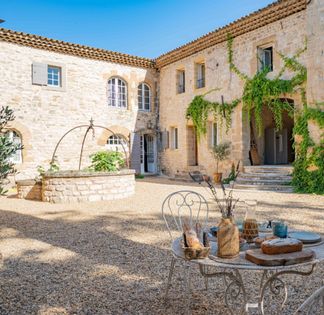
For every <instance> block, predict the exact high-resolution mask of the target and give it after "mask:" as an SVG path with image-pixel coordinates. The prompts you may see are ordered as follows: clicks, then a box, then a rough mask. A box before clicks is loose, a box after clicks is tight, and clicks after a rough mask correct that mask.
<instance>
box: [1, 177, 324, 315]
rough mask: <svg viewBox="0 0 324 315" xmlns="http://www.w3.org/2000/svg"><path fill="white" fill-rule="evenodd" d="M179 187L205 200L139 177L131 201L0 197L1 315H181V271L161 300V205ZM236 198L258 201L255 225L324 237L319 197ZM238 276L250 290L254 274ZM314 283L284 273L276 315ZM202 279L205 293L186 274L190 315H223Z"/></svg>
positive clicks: (317, 277)
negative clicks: (284, 294) (285, 295)
mask: <svg viewBox="0 0 324 315" xmlns="http://www.w3.org/2000/svg"><path fill="white" fill-rule="evenodd" d="M180 189H191V190H195V191H198V192H201V193H202V194H203V195H205V196H206V197H209V195H208V193H207V192H206V191H205V190H204V189H203V188H201V187H197V186H196V185H194V184H185V183H176V182H172V181H168V180H165V179H157V178H150V179H143V180H138V181H137V184H136V195H135V196H133V197H132V198H129V199H126V200H119V201H111V202H107V201H105V202H96V203H84V204H68V205H53V204H47V203H42V202H33V201H25V200H18V199H16V198H14V196H8V197H0V212H1V220H0V227H1V229H0V253H1V254H2V256H3V259H2V265H1V272H0V290H1V294H0V314H10V315H11V314H19V315H22V314H89V315H90V314H125V315H126V314H145V315H146V314H148V315H149V314H184V310H185V301H186V298H187V297H186V295H185V294H184V288H183V286H182V273H181V271H182V269H181V265H177V266H176V270H175V274H174V278H173V286H172V289H171V290H170V298H169V300H168V302H167V304H163V301H162V298H161V294H162V292H163V289H164V283H165V280H166V277H167V273H168V268H169V264H170V261H171V259H170V258H171V256H170V250H169V238H168V234H167V231H166V229H165V225H164V221H163V220H162V218H161V213H160V208H161V203H162V201H163V199H164V198H165V197H166V196H167V195H168V194H169V193H171V192H174V191H176V190H180ZM236 195H237V196H238V197H240V198H242V199H256V200H258V202H259V208H258V210H259V212H260V213H261V214H262V218H263V219H267V218H274V217H275V218H282V219H285V220H286V221H287V222H288V223H289V225H290V226H291V227H293V228H296V229H309V230H313V231H316V232H321V233H323V232H324V197H321V196H312V195H297V194H280V193H269V192H264V193H260V192H258V193H247V192H246V193H243V192H238V193H236ZM260 213H259V214H260ZM246 276H247V277H249V283H250V284H255V286H257V285H258V282H257V278H256V276H253V275H252V274H248V275H246ZM305 279H307V280H306V281H305ZM323 279H324V266H323V265H322V266H319V267H318V268H317V270H316V272H315V273H314V274H313V275H312V276H310V277H309V278H301V277H295V278H294V276H290V277H289V282H290V284H291V287H290V291H289V295H290V296H289V303H288V308H287V310H286V311H285V312H284V314H291V313H292V311H293V310H295V309H296V308H297V306H298V305H299V304H301V302H302V301H303V300H304V299H305V298H306V297H307V296H309V295H310V294H311V292H313V291H314V290H315V289H316V288H318V287H320V286H321V283H322V280H323ZM211 282H212V283H211V286H212V288H211V290H209V291H208V293H206V291H203V281H202V280H201V279H200V278H199V277H198V276H197V275H194V276H193V283H194V286H196V287H197V289H196V291H195V292H194V293H193V297H192V302H191V309H192V313H193V314H206V313H210V314H229V312H228V310H226V308H225V305H224V299H223V294H222V283H221V281H214V282H213V281H211ZM252 287H253V286H251V288H250V289H249V290H253V289H252ZM207 311H208V312H207Z"/></svg>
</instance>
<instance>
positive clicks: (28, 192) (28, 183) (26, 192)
mask: <svg viewBox="0 0 324 315" xmlns="http://www.w3.org/2000/svg"><path fill="white" fill-rule="evenodd" d="M16 184H17V196H18V198H19V199H28V200H42V182H41V181H36V180H34V179H24V180H18V181H17V182H16Z"/></svg>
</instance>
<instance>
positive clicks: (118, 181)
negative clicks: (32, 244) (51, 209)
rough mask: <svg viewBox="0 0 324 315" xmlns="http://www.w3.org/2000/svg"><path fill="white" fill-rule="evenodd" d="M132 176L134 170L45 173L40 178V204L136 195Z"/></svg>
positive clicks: (110, 198)
mask: <svg viewBox="0 0 324 315" xmlns="http://www.w3.org/2000/svg"><path fill="white" fill-rule="evenodd" d="M134 173H135V172H134V171H133V170H123V171H119V172H109V173H100V172H95V173H90V172H82V171H81V172H77V171H75V172H71V171H67V172H56V173H50V172H48V173H45V175H44V176H43V181H42V201H47V202H51V203H69V202H84V201H100V200H113V199H122V198H127V197H129V196H132V195H133V194H134V193H135V177H134Z"/></svg>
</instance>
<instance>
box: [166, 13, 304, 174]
mask: <svg viewBox="0 0 324 315" xmlns="http://www.w3.org/2000/svg"><path fill="white" fill-rule="evenodd" d="M305 37H306V12H305V11H302V12H299V13H296V14H293V15H291V16H289V17H287V18H284V19H282V20H280V21H277V22H274V23H271V24H268V25H266V26H264V27H261V28H259V29H257V30H254V31H251V32H249V33H246V34H243V35H241V36H238V37H236V38H235V39H234V43H233V51H234V62H235V64H236V65H237V66H238V68H239V69H240V70H241V71H242V72H244V73H246V74H248V75H249V76H251V77H252V76H253V75H254V74H255V72H256V70H257V63H258V59H257V47H258V46H263V45H268V44H269V45H270V46H272V47H273V49H274V71H273V73H272V74H271V75H272V76H275V75H276V74H277V73H278V71H279V70H280V69H281V66H282V65H283V63H282V61H281V59H280V57H279V55H278V54H277V51H280V52H282V53H284V54H285V55H288V56H292V55H293V54H294V53H296V51H298V50H299V49H301V48H303V47H304V44H305ZM227 58H228V53H227V43H226V42H224V43H221V44H217V45H215V46H213V47H211V48H207V49H205V50H203V51H200V52H198V53H196V54H193V55H191V56H189V57H186V58H184V59H182V60H179V61H177V62H174V63H172V64H170V65H167V66H165V67H163V68H162V69H161V71H160V91H161V92H160V128H161V130H169V131H170V127H178V130H179V132H178V133H179V149H178V150H172V149H171V148H169V149H166V150H165V151H164V152H163V153H162V154H161V164H162V165H161V168H162V169H163V170H164V172H165V173H166V174H168V175H171V176H172V175H175V174H176V173H179V172H186V171H188V170H191V169H192V167H189V166H188V156H187V152H188V150H187V146H188V143H187V128H186V127H187V126H188V125H190V124H191V122H190V121H187V120H186V118H185V112H186V109H187V107H188V105H189V103H190V102H191V101H192V99H193V98H194V96H195V95H201V94H204V93H206V92H207V91H210V90H212V89H215V88H217V89H219V90H217V91H214V92H212V93H210V94H208V95H207V96H206V98H207V99H209V100H210V101H218V102H220V101H221V96H222V95H223V96H224V100H225V102H226V101H227V102H230V101H232V100H234V99H236V98H240V97H241V96H242V91H243V84H244V82H243V81H241V80H240V79H239V78H238V77H237V75H235V74H234V73H232V72H231V71H230V70H229V65H228V62H227ZM306 59H307V54H306V53H305V54H303V55H302V56H301V57H300V60H301V62H302V63H304V64H306ZM202 61H203V62H205V65H206V87H205V88H201V89H196V88H195V71H194V65H195V62H202ZM178 69H184V70H185V76H186V91H185V93H182V94H177V91H176V71H177V70H178ZM290 76H291V73H289V72H287V73H284V78H289V77H290ZM292 98H293V100H294V101H295V106H296V107H299V106H300V99H299V97H298V96H296V97H292ZM209 120H210V121H213V117H209ZM219 134H220V137H219V141H225V140H228V141H231V143H232V150H231V156H230V158H229V159H228V160H227V161H225V162H224V163H221V165H220V171H223V172H228V171H229V170H230V165H231V164H232V162H235V163H237V162H238V161H241V166H243V165H249V163H250V162H249V148H250V127H249V124H248V123H247V122H246V121H244V120H243V116H242V105H241V104H240V105H239V106H238V107H237V108H236V109H235V111H234V113H233V115H232V125H231V128H230V130H229V132H228V133H227V134H226V132H225V130H224V128H223V129H221V130H219ZM198 164H199V166H204V168H205V169H206V172H207V173H208V175H212V173H213V172H214V171H215V161H214V159H213V156H212V153H211V150H210V149H208V143H207V139H206V138H202V139H201V140H200V143H199V145H198Z"/></svg>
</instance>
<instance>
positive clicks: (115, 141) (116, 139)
mask: <svg viewBox="0 0 324 315" xmlns="http://www.w3.org/2000/svg"><path fill="white" fill-rule="evenodd" d="M107 144H109V145H123V146H126V145H127V143H126V140H125V139H124V137H123V136H119V135H111V136H110V137H109V138H108V140H107Z"/></svg>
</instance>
